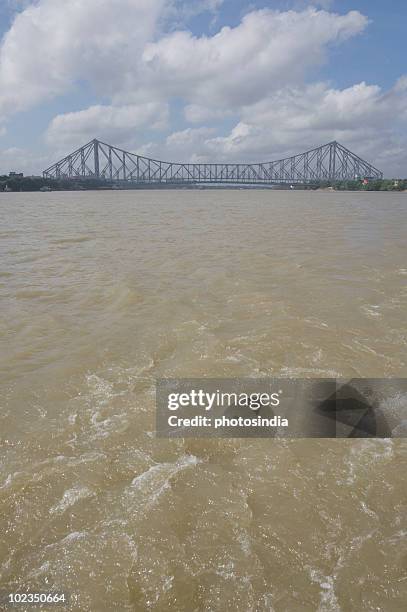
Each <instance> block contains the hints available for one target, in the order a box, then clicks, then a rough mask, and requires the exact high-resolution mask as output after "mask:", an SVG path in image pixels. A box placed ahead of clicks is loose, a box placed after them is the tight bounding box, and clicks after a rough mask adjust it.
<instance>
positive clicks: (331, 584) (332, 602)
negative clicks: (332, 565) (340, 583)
mask: <svg viewBox="0 0 407 612" xmlns="http://www.w3.org/2000/svg"><path fill="white" fill-rule="evenodd" d="M308 570H309V573H310V576H311V580H312V581H313V582H316V583H318V584H319V586H320V602H319V606H318V608H317V612H341V608H340V606H339V602H338V599H337V597H336V593H335V577H334V576H324V574H323V573H322V572H321V571H320V570H318V569H316V568H312V567H308Z"/></svg>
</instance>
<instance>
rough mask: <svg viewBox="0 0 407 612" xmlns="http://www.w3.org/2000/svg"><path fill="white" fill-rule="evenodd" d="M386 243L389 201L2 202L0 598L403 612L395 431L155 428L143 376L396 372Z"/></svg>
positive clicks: (199, 194) (354, 196) (398, 238)
mask: <svg viewBox="0 0 407 612" xmlns="http://www.w3.org/2000/svg"><path fill="white" fill-rule="evenodd" d="M406 238H407V194H406V193H400V194H390V193H384V194H381V193H339V192H338V193H334V192H332V193H329V192H295V191H294V192H287V191H262V190H255V191H253V190H252V191H249V190H235V191H233V190H230V191H229V190H213V191H205V190H204V191H188V190H180V191H178V190H173V191H164V190H163V191H116V192H114V191H112V192H110V191H109V192H83V193H81V192H76V193H75V192H68V193H45V194H24V193H15V194H13V193H9V194H6V193H2V194H0V338H1V340H0V342H1V364H0V436H1V447H0V450H1V464H0V583H1V586H0V589H3V590H6V591H7V592H22V591H27V590H30V591H31V592H35V593H43V592H50V591H56V592H59V591H66V592H68V593H70V595H71V598H70V604H69V606H68V607H67V608H66V609H69V610H75V611H82V610H83V611H92V612H93V611H95V612H104V611H106V612H110V611H112V610H119V611H126V610H129V611H137V612H138V611H150V610H151V611H157V612H158V611H159V612H164V611H165V612H167V611H169V610H171V611H175V612H198V611H208V612H228V611H233V612H236V611H237V612H272V611H274V612H297V611H298V612H300V611H301V612H303V611H304V612H317V611H318V612H337V611H343V612H350V611H351V612H353V611H355V612H365V611H366V612H368V611H369V612H370V611H383V612H398V611H401V610H405V604H406V600H407V579H406V569H407V549H406V533H407V525H406V484H405V476H406V455H407V445H406V443H405V440H403V439H400V438H398V439H397V438H391V439H353V440H346V439H342V440H335V439H321V440H318V439H314V440H313V439H297V440H284V439H281V440H272V439H243V440H242V439H240V440H239V439H220V440H219V439H206V440H205V439H185V440H183V439H176V440H175V439H173V440H165V439H156V438H155V431H154V430H155V380H156V378H157V377H219V378H223V377H258V378H261V377H267V376H292V377H302V378H308V377H337V376H340V377H348V378H352V377H405V376H406V361H407V359H406V357H407V348H406V340H407V246H406V245H407V240H406ZM406 401H407V398H406V396H405V395H403V394H395V395H394V397H392V398H390V399H389V400H388V405H387V407H386V409H387V410H389V411H392V410H399V409H400V407H401V408H403V407H404V408H405V407H406ZM6 591H4V592H6ZM20 609H21V606H20ZM23 609H25V608H24V606H23ZM27 609H28V608H27ZM30 609H32V608H30ZM47 609H54V608H47ZM56 609H63V608H56Z"/></svg>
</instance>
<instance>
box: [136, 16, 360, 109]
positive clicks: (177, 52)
mask: <svg viewBox="0 0 407 612" xmlns="http://www.w3.org/2000/svg"><path fill="white" fill-rule="evenodd" d="M366 25H367V19H366V17H364V16H363V15H361V14H360V13H359V12H357V11H351V12H349V13H348V14H346V15H336V14H334V13H328V12H326V11H317V10H315V9H307V10H305V11H302V12H295V11H287V12H277V11H271V10H267V9H264V10H260V11H253V12H251V13H249V14H247V15H245V16H244V17H243V19H242V22H241V23H240V24H239V25H238V26H237V27H235V28H230V27H224V28H222V29H221V30H220V31H219V32H218V33H217V34H215V35H214V36H212V37H207V36H201V37H195V36H193V35H192V34H191V33H190V32H186V31H183V32H174V33H173V34H170V35H168V36H165V37H163V38H161V39H160V40H158V41H156V42H152V43H147V45H146V47H145V49H144V52H143V56H142V69H143V76H144V78H145V83H146V86H147V87H150V88H151V89H152V90H153V91H158V90H159V91H161V92H163V91H164V92H165V93H166V95H168V96H183V97H184V98H185V99H186V100H187V101H188V102H190V103H191V104H193V105H199V106H201V107H202V106H206V107H208V108H216V109H218V110H219V109H230V108H238V107H240V106H241V105H244V104H249V103H254V102H256V101H258V100H260V99H261V98H263V97H264V96H265V95H267V94H268V93H269V92H270V91H275V90H277V89H279V88H281V87H282V86H285V85H287V84H290V83H296V82H298V81H299V80H302V78H303V77H304V75H305V74H306V73H307V70H308V69H309V68H310V67H315V66H316V65H319V64H321V63H322V62H323V61H324V59H325V55H326V48H327V45H329V44H330V43H337V42H341V41H343V40H345V39H347V38H349V37H351V36H354V35H356V34H358V33H360V32H361V31H363V29H364V28H365V27H366Z"/></svg>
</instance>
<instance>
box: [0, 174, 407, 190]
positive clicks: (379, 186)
mask: <svg viewBox="0 0 407 612" xmlns="http://www.w3.org/2000/svg"><path fill="white" fill-rule="evenodd" d="M140 186H141V185H140ZM149 186H150V187H154V185H146V187H149ZM156 186H157V187H161V188H163V187H165V184H163V183H161V184H157V185H156ZM179 186H183V185H179ZM190 186H191V187H192V185H190ZM112 187H113V188H114V187H115V185H114V184H112V183H109V182H106V181H100V180H98V179H92V178H86V179H83V180H81V179H76V180H74V181H72V180H67V179H46V178H43V177H31V176H25V177H21V176H12V177H10V176H1V175H0V191H40V190H41V189H44V188H49V189H50V190H52V191H77V190H81V191H83V190H93V189H103V188H104V189H109V188H112ZM129 187H131V185H129ZM133 187H134V185H133ZM168 187H174V186H173V185H168ZM197 187H202V185H199V184H198V185H197ZM309 187H310V188H314V189H317V188H318V187H319V188H325V189H326V188H331V189H334V190H338V191H343V190H346V191H406V190H407V179H381V180H374V181H368V182H366V181H361V180H354V181H335V182H328V181H327V182H322V183H320V184H319V185H312V186H311V185H310V186H309Z"/></svg>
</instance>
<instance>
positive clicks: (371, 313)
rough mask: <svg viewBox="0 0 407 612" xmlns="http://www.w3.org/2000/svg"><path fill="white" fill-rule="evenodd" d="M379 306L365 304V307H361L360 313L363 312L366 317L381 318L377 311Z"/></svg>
mask: <svg viewBox="0 0 407 612" xmlns="http://www.w3.org/2000/svg"><path fill="white" fill-rule="evenodd" d="M379 308H380V306H378V305H377V304H367V305H366V306H361V308H360V309H361V311H362V312H364V313H365V314H366V315H367V316H368V317H381V316H383V315H382V313H381V312H380V310H379Z"/></svg>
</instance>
